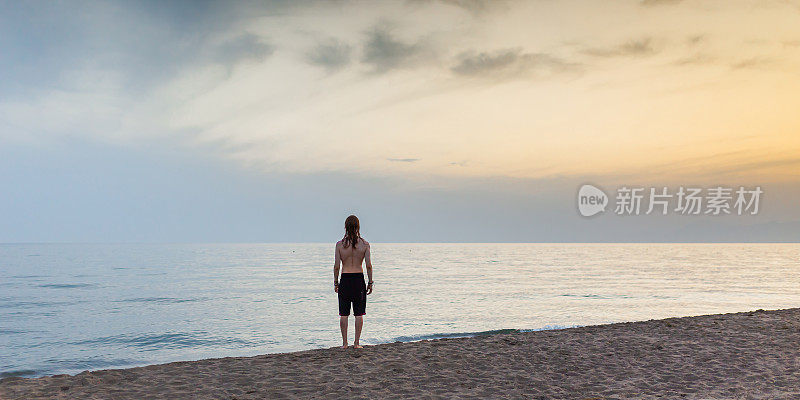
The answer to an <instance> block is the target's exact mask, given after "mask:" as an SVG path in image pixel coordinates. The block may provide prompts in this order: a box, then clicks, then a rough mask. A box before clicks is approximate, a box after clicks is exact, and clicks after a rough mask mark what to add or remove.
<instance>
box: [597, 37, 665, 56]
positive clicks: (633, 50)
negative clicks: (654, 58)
mask: <svg viewBox="0 0 800 400" xmlns="http://www.w3.org/2000/svg"><path fill="white" fill-rule="evenodd" d="M655 52H656V51H655V49H654V48H653V45H652V40H651V39H650V38H644V39H640V40H631V41H628V42H625V43H623V44H621V45H619V46H616V47H611V48H590V49H586V50H584V53H585V54H588V55H590V56H596V57H626V56H646V55H650V54H653V53H655Z"/></svg>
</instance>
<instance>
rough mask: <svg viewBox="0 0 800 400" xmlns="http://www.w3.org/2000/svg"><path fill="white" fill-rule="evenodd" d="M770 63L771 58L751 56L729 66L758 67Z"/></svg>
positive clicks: (734, 67)
mask: <svg viewBox="0 0 800 400" xmlns="http://www.w3.org/2000/svg"><path fill="white" fill-rule="evenodd" d="M771 63H772V60H769V59H766V58H758V57H753V58H748V59H745V60H741V61H738V62H735V63H733V64H731V68H733V69H750V68H760V67H763V66H766V65H768V64H771Z"/></svg>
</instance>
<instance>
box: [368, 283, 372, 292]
mask: <svg viewBox="0 0 800 400" xmlns="http://www.w3.org/2000/svg"><path fill="white" fill-rule="evenodd" d="M367 294H372V284H371V283H370V284H367Z"/></svg>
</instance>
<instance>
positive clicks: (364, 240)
mask: <svg viewBox="0 0 800 400" xmlns="http://www.w3.org/2000/svg"><path fill="white" fill-rule="evenodd" d="M361 241H362V242H363V243H364V245H365V246H367V247H369V242H368V241H366V239H364V238H361Z"/></svg>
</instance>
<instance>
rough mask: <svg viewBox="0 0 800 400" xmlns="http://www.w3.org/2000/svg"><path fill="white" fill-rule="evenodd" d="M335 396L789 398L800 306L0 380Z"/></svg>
mask: <svg viewBox="0 0 800 400" xmlns="http://www.w3.org/2000/svg"><path fill="white" fill-rule="evenodd" d="M332 329H333V328H332ZM340 397H346V398H364V399H384V398H474V399H484V398H514V399H517V398H527V399H531V398H532V399H656V398H661V399H664V398H667V399H800V308H794V309H788V310H778V311H761V310H759V311H755V312H745V313H736V314H717V315H705V316H699V317H686V318H669V319H663V320H651V321H643V322H629V323H619V324H610V325H597V326H587V327H581V328H570V329H563V330H555V331H539V332H524V333H523V332H515V333H509V334H497V335H491V336H480V337H473V338H461V339H439V340H430V341H423V342H414V343H389V344H382V345H377V346H367V347H365V348H364V349H361V350H356V349H352V348H351V349H347V350H342V349H339V348H332V349H321V350H309V351H302V352H297V353H285V354H267V355H261V356H256V357H229V358H219V359H208V360H200V361H188V362H174V363H169V364H161V365H150V366H146V367H139V368H130V369H118V370H103V371H94V372H84V373H81V374H78V375H74V376H69V375H56V376H51V377H43V378H32V379H31V378H19V377H12V378H5V379H3V380H1V381H0V399H3V400H10V399H39V398H56V399H176V398H187V399H263V398H269V399H283V398H302V399H306V398H340Z"/></svg>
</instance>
